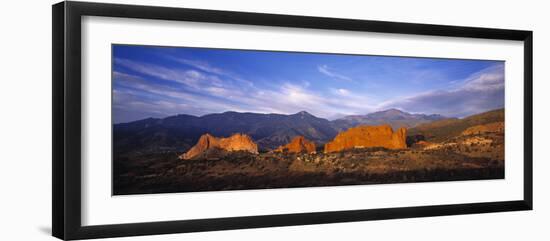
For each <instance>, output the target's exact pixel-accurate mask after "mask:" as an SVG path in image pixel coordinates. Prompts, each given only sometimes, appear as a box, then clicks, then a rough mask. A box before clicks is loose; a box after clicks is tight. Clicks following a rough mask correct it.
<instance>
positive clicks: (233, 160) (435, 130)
mask: <svg viewBox="0 0 550 241" xmlns="http://www.w3.org/2000/svg"><path fill="white" fill-rule="evenodd" d="M532 99H533V98H532V32H531V31H524V30H505V29H489V28H474V27H458V26H441V25H429V24H414V23H396V22H383V21H367V20H352V19H335V18H322V17H306V16H290V15H275V14H262V13H245V12H228V11H215V10H197V9H182V8H168V7H152V6H134V5H117V4H102V3H86V2H70V1H68V2H61V3H58V4H55V5H54V6H53V230H52V231H53V235H54V236H55V237H58V238H61V239H86V238H101V237H117V236H132V235H148V234H166V233H178V232H199V231H211V230H226V229H242V228H259V227H274V226H287V225H307V224H321V223H332V222H349V221H366V220H379V219H395V218H412V217H426V216H440V215H456V214H471V213H486V212H500V211H518V210H531V209H532V109H533V107H532ZM472 218H475V217H472Z"/></svg>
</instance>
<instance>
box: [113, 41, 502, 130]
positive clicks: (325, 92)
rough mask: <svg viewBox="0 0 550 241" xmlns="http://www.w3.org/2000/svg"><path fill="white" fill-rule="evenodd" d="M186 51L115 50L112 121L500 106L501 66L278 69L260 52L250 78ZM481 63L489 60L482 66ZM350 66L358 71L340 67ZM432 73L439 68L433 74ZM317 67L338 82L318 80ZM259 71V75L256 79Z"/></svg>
mask: <svg viewBox="0 0 550 241" xmlns="http://www.w3.org/2000/svg"><path fill="white" fill-rule="evenodd" d="M159 51H160V50H159ZM194 51H196V50H194ZM220 51H221V50H220ZM170 53H172V52H170ZM177 53H179V54H177ZM247 53H249V52H247ZM270 54H277V53H270ZM159 56H160V57H159ZM189 56H193V55H192V54H187V52H176V54H171V55H170V54H167V53H166V52H162V53H158V54H157V55H156V57H157V59H155V58H145V57H142V58H133V57H132V56H123V55H120V56H119V55H115V59H114V72H113V77H114V90H113V97H114V100H113V102H114V103H113V104H114V105H113V108H114V109H115V110H116V111H115V112H114V114H115V121H116V122H124V121H131V120H137V119H141V118H147V117H164V116H169V115H175V114H191V115H196V116H201V115H204V114H209V113H219V112H225V111H239V112H257V113H281V114H293V113H296V112H299V111H303V110H305V111H308V112H310V113H312V114H314V115H316V116H319V117H323V118H329V119H330V118H333V117H336V116H343V115H355V114H367V113H369V112H373V111H377V110H383V109H387V108H399V109H402V110H404V111H408V112H417V113H418V112H421V113H428V114H432V113H435V114H443V115H447V116H456V117H461V116H466V115H470V114H474V113H479V112H482V111H486V110H489V109H495V108H499V107H503V105H504V64H503V63H500V64H494V65H493V66H492V67H489V68H486V69H482V70H481V71H479V72H477V73H473V74H471V75H469V76H467V77H464V75H461V76H460V77H459V78H457V75H453V74H450V75H449V72H446V71H447V70H448V69H452V68H451V67H455V66H456V65H453V66H451V67H449V66H447V68H446V69H444V68H439V65H438V66H433V67H430V66H427V67H426V65H424V66H421V67H422V68H420V67H418V68H415V66H417V65H415V66H413V67H410V66H409V65H408V64H407V63H402V62H403V61H397V62H399V64H401V65H404V66H409V67H408V69H407V68H401V70H399V71H401V72H403V73H401V72H399V74H395V71H393V69H395V68H392V67H394V65H392V63H393V62H392V61H391V60H387V59H384V61H382V62H380V63H378V62H367V63H362V62H361V65H355V66H348V65H343V64H340V65H338V66H348V69H346V68H343V69H341V70H340V69H339V70H338V71H337V70H335V69H332V68H330V67H329V66H327V65H325V64H320V63H326V61H315V62H313V63H310V64H309V65H308V66H310V67H309V68H307V71H306V70H304V68H303V66H300V67H295V66H294V65H293V64H286V65H284V68H282V66H279V64H280V63H281V62H284V61H281V56H277V58H273V59H265V60H266V61H261V60H262V58H264V57H262V56H264V55H259V54H257V53H256V55H254V58H252V57H251V58H250V59H254V61H249V62H253V63H247V62H246V61H242V63H241V62H239V64H241V65H242V66H241V67H240V68H239V69H246V68H250V69H252V68H255V67H257V69H254V71H251V72H254V74H253V75H250V73H246V72H235V71H236V69H226V68H223V67H222V66H227V64H226V63H225V62H222V61H220V60H218V59H216V58H210V59H208V58H197V59H195V58H191V57H189ZM241 57H242V56H241V55H239V56H238V57H235V58H236V59H237V60H239V58H241ZM158 58H160V60H159V59H158ZM289 58H290V57H289ZM355 58H357V57H355ZM245 59H246V58H245ZM216 61H217V62H216ZM224 61H225V59H224ZM416 61H422V60H416ZM264 62H265V63H264ZM358 62H360V61H358ZM342 63H343V62H342ZM247 64H248V65H247ZM406 64H407V65H406ZM401 65H400V66H401ZM378 66H380V68H377V67H378ZM418 66H420V65H418ZM480 66H481V65H480ZM486 66H489V65H483V67H486ZM280 67H281V69H284V70H285V71H284V74H281V75H278V74H277V72H276V71H272V70H274V69H279V68H280ZM315 67H317V69H315ZM459 67H460V66H459ZM362 68H364V69H362ZM352 69H353V70H355V72H354V71H345V70H352ZM480 69H481V67H477V68H476V69H475V70H476V71H477V70H480ZM315 70H317V71H315ZM432 70H434V71H436V72H438V73H437V74H433V73H432V72H431V71H432ZM388 71H389V72H388ZM421 71H425V72H421ZM262 72H265V73H269V74H265V75H264V74H262ZM317 72H319V73H322V74H323V75H325V76H328V77H330V78H331V79H334V80H338V81H330V80H328V81H327V80H319V74H318V73H317ZM439 72H441V73H439ZM464 72H465V71H464ZM471 72H473V71H471ZM258 73H259V74H258ZM341 73H348V74H350V73H354V75H353V76H351V75H344V74H341ZM359 73H360V74H359ZM406 73H410V75H407V74H406ZM419 73H420V74H419ZM247 74H248V75H247ZM257 76H260V78H262V79H261V80H258V79H255V77H257ZM365 76H367V77H368V78H367V77H365ZM414 76H416V77H417V78H418V79H422V81H418V83H416V84H415V83H414V82H415V81H413V80H414V79H413V80H411V78H414ZM352 77H353V78H352ZM384 77H386V78H385V79H384ZM373 79H375V80H376V81H374V80H373ZM375 84H378V85H380V86H375ZM405 85H406V86H405ZM419 89H420V90H419Z"/></svg>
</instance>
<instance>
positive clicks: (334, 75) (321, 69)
mask: <svg viewBox="0 0 550 241" xmlns="http://www.w3.org/2000/svg"><path fill="white" fill-rule="evenodd" d="M317 70H318V71H319V72H321V73H322V74H324V75H326V76H328V77H331V78H334V79H337V80H345V81H353V80H352V79H351V78H350V77H348V76H345V75H342V74H339V73H336V72H334V71H333V70H331V69H330V68H329V67H328V66H327V65H320V66H317Z"/></svg>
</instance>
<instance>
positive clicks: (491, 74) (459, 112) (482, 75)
mask: <svg viewBox="0 0 550 241" xmlns="http://www.w3.org/2000/svg"><path fill="white" fill-rule="evenodd" d="M380 107H381V108H400V109H403V110H407V111H410V112H423V113H438V114H442V115H446V116H453V117H464V116H468V115H472V114H476V113H480V112H483V111H487V110H491V109H497V108H503V107H504V65H503V64H499V65H496V66H493V67H489V68H486V69H483V70H481V71H479V72H477V73H474V74H472V75H471V76H470V77H468V78H466V79H464V80H462V81H460V85H459V86H458V87H456V88H454V89H449V90H434V91H429V92H425V93H420V94H417V95H413V96H409V97H405V98H401V99H393V100H389V101H387V102H385V103H382V104H381V106H380Z"/></svg>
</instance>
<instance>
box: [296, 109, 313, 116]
mask: <svg viewBox="0 0 550 241" xmlns="http://www.w3.org/2000/svg"><path fill="white" fill-rule="evenodd" d="M294 115H304V116H313V115H312V114H310V113H309V112H307V111H305V110H303V111H300V112H298V113H296V114H294Z"/></svg>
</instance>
